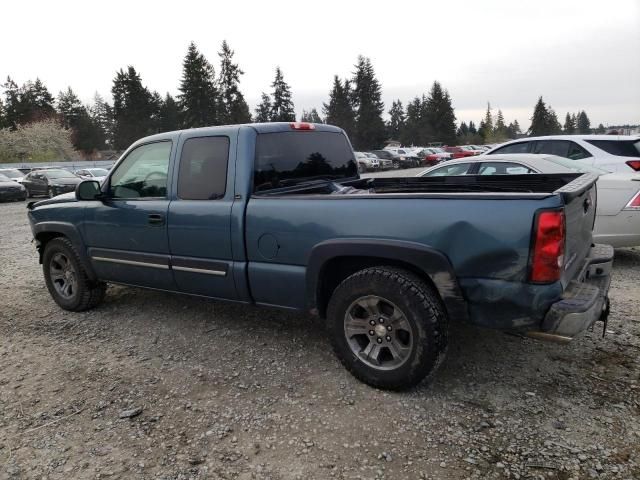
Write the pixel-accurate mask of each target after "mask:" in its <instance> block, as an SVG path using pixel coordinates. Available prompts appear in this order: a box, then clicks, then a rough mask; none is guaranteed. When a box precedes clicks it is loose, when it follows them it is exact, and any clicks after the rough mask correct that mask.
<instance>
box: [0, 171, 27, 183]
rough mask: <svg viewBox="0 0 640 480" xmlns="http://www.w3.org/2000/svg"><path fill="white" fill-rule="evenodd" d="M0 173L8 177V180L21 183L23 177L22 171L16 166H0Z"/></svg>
mask: <svg viewBox="0 0 640 480" xmlns="http://www.w3.org/2000/svg"><path fill="white" fill-rule="evenodd" d="M0 175H4V176H5V177H9V180H13V181H14V182H17V183H22V179H23V178H24V173H22V172H21V171H20V170H18V169H17V168H0Z"/></svg>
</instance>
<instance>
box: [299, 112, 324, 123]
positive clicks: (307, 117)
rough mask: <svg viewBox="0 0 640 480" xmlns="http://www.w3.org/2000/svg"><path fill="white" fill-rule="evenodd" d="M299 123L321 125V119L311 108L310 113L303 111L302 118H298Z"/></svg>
mask: <svg viewBox="0 0 640 480" xmlns="http://www.w3.org/2000/svg"><path fill="white" fill-rule="evenodd" d="M300 121H301V122H309V123H323V122H322V118H320V115H319V114H318V111H317V110H316V109H315V108H312V109H311V110H310V111H308V112H307V111H306V110H303V111H302V116H301V117H300Z"/></svg>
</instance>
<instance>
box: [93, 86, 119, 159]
mask: <svg viewBox="0 0 640 480" xmlns="http://www.w3.org/2000/svg"><path fill="white" fill-rule="evenodd" d="M89 113H90V115H91V119H92V120H93V122H94V123H95V124H96V125H97V126H98V127H99V128H100V130H102V133H103V134H104V139H105V144H106V145H107V146H110V147H112V146H113V133H114V129H115V125H114V123H115V120H114V118H113V108H112V107H111V105H109V103H107V102H105V101H104V99H103V98H102V97H101V96H100V94H99V93H98V92H96V93H95V95H94V97H93V105H92V106H91V107H90V108H89Z"/></svg>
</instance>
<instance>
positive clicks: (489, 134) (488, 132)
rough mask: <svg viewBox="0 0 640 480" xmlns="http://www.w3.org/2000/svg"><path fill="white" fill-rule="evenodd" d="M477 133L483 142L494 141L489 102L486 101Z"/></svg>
mask: <svg viewBox="0 0 640 480" xmlns="http://www.w3.org/2000/svg"><path fill="white" fill-rule="evenodd" d="M478 133H479V134H480V136H481V137H482V140H483V142H484V143H494V141H495V140H494V137H495V133H494V126H493V114H492V113H491V104H490V103H487V112H486V113H485V115H484V120H483V121H482V122H481V123H480V129H479V130H478Z"/></svg>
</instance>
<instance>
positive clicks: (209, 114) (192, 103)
mask: <svg viewBox="0 0 640 480" xmlns="http://www.w3.org/2000/svg"><path fill="white" fill-rule="evenodd" d="M179 90H180V94H179V95H178V102H179V105H180V109H181V111H182V126H183V127H184V128H195V127H206V126H210V125H218V124H219V121H218V111H217V110H218V105H219V100H218V89H217V88H216V84H215V72H214V69H213V66H212V65H211V64H210V63H209V62H208V60H207V59H206V58H205V56H204V55H203V54H202V53H200V52H199V51H198V48H197V47H196V44H195V43H193V42H191V43H190V44H189V48H188V50H187V54H186V56H185V57H184V60H183V62H182V79H181V80H180V87H179Z"/></svg>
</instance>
